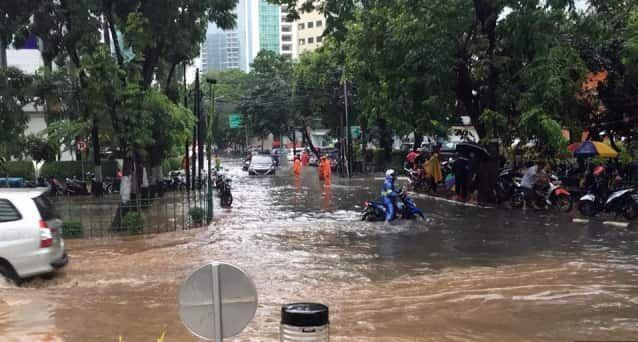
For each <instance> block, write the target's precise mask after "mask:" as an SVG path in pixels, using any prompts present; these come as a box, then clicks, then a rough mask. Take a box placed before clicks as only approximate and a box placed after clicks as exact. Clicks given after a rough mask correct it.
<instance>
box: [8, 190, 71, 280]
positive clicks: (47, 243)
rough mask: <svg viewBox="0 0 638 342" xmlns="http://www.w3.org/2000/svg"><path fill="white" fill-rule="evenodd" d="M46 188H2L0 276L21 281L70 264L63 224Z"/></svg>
mask: <svg viewBox="0 0 638 342" xmlns="http://www.w3.org/2000/svg"><path fill="white" fill-rule="evenodd" d="M45 190H46V189H0V274H1V275H2V276H4V277H6V278H8V279H10V280H13V281H15V282H19V281H20V280H21V279H23V278H28V277H31V276H35V275H39V274H46V273H51V272H53V271H54V270H55V269H58V268H61V267H63V266H65V265H66V264H67V263H68V257H67V254H66V252H65V250H64V240H63V239H62V221H61V220H60V219H59V216H58V215H57V213H56V212H55V209H54V208H53V206H52V205H51V202H49V200H48V199H47V198H46V197H44V192H45Z"/></svg>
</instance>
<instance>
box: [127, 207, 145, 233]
mask: <svg viewBox="0 0 638 342" xmlns="http://www.w3.org/2000/svg"><path fill="white" fill-rule="evenodd" d="M122 228H124V229H126V231H127V232H128V233H129V234H131V235H137V234H142V233H143V232H144V218H143V217H142V215H140V214H138V213H136V212H129V213H128V214H126V216H124V218H123V219H122Z"/></svg>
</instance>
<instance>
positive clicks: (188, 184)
mask: <svg viewBox="0 0 638 342" xmlns="http://www.w3.org/2000/svg"><path fill="white" fill-rule="evenodd" d="M184 108H188V87H187V86H186V62H184ZM189 145H190V144H189V143H188V139H186V148H185V150H184V151H185V154H184V160H185V161H186V165H183V168H184V171H185V173H186V189H187V191H190V189H191V172H190V158H189V156H188V154H189V150H188V146H189Z"/></svg>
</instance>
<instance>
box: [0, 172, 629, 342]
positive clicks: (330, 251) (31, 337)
mask: <svg viewBox="0 0 638 342" xmlns="http://www.w3.org/2000/svg"><path fill="white" fill-rule="evenodd" d="M237 165H238V164H230V166H231V171H230V172H231V174H233V175H234V176H236V179H235V181H234V186H235V192H234V194H235V203H234V207H233V208H232V209H231V210H216V212H215V214H216V219H215V223H214V224H213V225H211V226H210V227H207V228H202V229H193V230H189V231H183V232H174V233H165V234H160V235H153V236H146V237H136V238H122V237H114V238H104V239H93V240H69V241H67V244H68V252H69V254H70V257H71V261H70V263H69V265H68V266H67V267H66V268H65V269H63V270H62V271H61V272H58V273H57V274H55V275H54V276H52V277H47V278H36V279H33V280H30V281H28V282H27V283H26V284H24V285H23V286H21V287H15V286H13V285H11V284H7V283H6V282H4V283H1V284H0V341H117V340H118V338H119V337H120V336H121V337H122V339H123V340H124V341H154V340H155V339H157V337H159V336H160V335H161V334H162V333H166V341H195V340H196V339H195V338H193V337H191V335H190V333H189V332H188V331H187V330H186V329H185V328H184V327H183V326H182V324H181V322H180V319H179V316H178V314H177V306H176V293H177V290H178V287H179V285H180V284H181V282H182V281H183V280H184V279H185V277H186V276H187V275H188V273H189V272H191V271H193V270H195V269H196V268H197V267H198V266H199V265H202V264H204V263H206V262H208V261H223V262H229V263H232V264H235V265H237V266H239V267H241V268H242V269H244V270H245V271H246V272H247V273H249V274H250V276H251V277H252V278H253V279H254V281H255V284H256V286H257V290H258V293H259V307H258V309H257V314H256V316H255V319H254V320H253V321H252V322H251V323H250V325H249V326H248V327H247V328H246V330H244V331H243V332H242V333H241V334H240V335H239V336H237V337H236V338H234V339H229V341H278V338H279V336H278V328H279V318H280V316H279V310H280V306H281V305H282V304H285V303H290V302H298V301H316V302H321V303H325V304H327V305H329V307H330V310H331V312H330V318H331V339H332V340H334V341H384V342H386V341H406V342H407V341H573V340H598V341H600V340H632V339H634V340H638V242H637V238H638V232H636V231H634V230H633V229H632V226H630V227H629V228H612V227H607V226H603V225H602V224H599V223H595V222H594V223H590V224H586V225H583V224H577V223H572V219H571V217H569V216H566V215H558V214H553V213H547V212H534V211H528V212H523V211H516V210H505V209H484V208H474V207H468V206H457V205H453V204H449V203H445V202H441V201H434V200H431V199H425V198H416V201H417V204H418V205H419V206H420V207H421V208H422V209H424V211H426V213H427V215H428V219H427V220H425V221H414V222H396V223H394V224H391V225H386V226H384V225H383V224H382V223H368V222H361V221H359V211H360V210H361V204H362V203H363V201H364V200H366V199H371V198H374V197H377V194H378V193H379V189H380V186H381V181H380V180H378V179H374V178H366V179H353V180H352V181H344V180H340V179H338V178H336V177H335V178H334V179H333V184H332V186H331V187H330V189H328V190H325V189H322V188H321V187H320V186H319V184H318V181H317V180H316V172H315V170H314V169H313V168H311V169H308V170H305V172H304V177H303V179H301V180H295V179H294V178H293V177H292V176H290V172H289V171H288V170H282V171H281V172H280V174H279V175H277V177H271V178H267V177H256V178H249V177H248V176H246V175H244V174H243V173H242V172H241V171H240V170H239V168H238V166H237ZM216 209H217V208H216Z"/></svg>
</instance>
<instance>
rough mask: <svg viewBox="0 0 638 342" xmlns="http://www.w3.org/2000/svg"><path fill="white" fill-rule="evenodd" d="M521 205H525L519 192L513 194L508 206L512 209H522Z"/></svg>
mask: <svg viewBox="0 0 638 342" xmlns="http://www.w3.org/2000/svg"><path fill="white" fill-rule="evenodd" d="M523 203H525V198H524V197H523V194H522V193H520V192H515V193H514V194H513V195H512V198H510V205H511V206H512V208H522V207H523Z"/></svg>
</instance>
